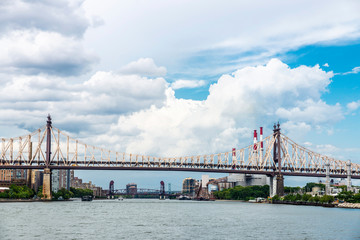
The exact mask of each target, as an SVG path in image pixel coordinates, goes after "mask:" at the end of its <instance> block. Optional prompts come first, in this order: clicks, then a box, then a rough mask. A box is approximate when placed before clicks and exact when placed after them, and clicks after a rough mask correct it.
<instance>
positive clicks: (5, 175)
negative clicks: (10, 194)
mask: <svg viewBox="0 0 360 240" xmlns="http://www.w3.org/2000/svg"><path fill="white" fill-rule="evenodd" d="M11 175H12V171H11V170H8V169H0V181H2V182H3V181H5V182H10V181H11Z"/></svg>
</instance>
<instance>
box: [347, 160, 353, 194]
mask: <svg viewBox="0 0 360 240" xmlns="http://www.w3.org/2000/svg"><path fill="white" fill-rule="evenodd" d="M346 173H347V181H346V186H347V190H348V191H352V188H351V161H350V160H348V161H347V162H346Z"/></svg>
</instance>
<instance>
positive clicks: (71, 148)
mask: <svg viewBox="0 0 360 240" xmlns="http://www.w3.org/2000/svg"><path fill="white" fill-rule="evenodd" d="M0 169H44V187H43V191H44V195H46V196H47V197H48V198H50V199H51V191H50V179H51V178H50V174H51V170H52V169H78V170H80V169H81V170H136V171H193V172H218V173H246V174H263V175H267V176H269V177H270V185H272V186H271V189H273V193H276V194H279V195H282V194H283V185H284V183H283V181H284V178H283V177H284V176H304V177H326V186H327V189H328V188H329V187H330V178H347V181H348V185H350V187H351V178H354V179H360V164H357V163H352V162H350V160H348V161H341V160H337V159H334V158H332V157H328V156H325V155H322V154H319V153H316V152H313V151H311V150H309V149H307V148H305V147H303V146H300V145H298V144H297V143H295V142H294V141H293V140H291V139H290V138H288V137H287V136H285V135H284V134H282V133H281V131H280V125H279V124H277V125H274V129H273V134H272V135H270V136H268V137H266V138H264V139H263V140H261V141H259V142H256V143H254V144H252V145H250V146H247V147H245V148H241V149H233V150H232V151H229V152H223V153H216V154H203V155H195V156H191V155H189V156H179V157H154V156H145V155H140V154H132V153H122V152H116V151H112V150H109V149H104V148H101V147H96V146H92V145H89V144H86V143H83V142H81V141H79V140H77V139H74V138H72V137H70V136H69V135H68V134H66V133H65V132H63V131H61V130H60V129H57V128H55V127H53V126H52V121H51V117H50V115H49V116H48V120H47V124H46V126H44V127H42V128H39V129H38V130H36V131H34V132H32V133H31V134H28V135H25V136H21V137H15V138H2V139H1V149H0ZM48 183H49V184H48Z"/></svg>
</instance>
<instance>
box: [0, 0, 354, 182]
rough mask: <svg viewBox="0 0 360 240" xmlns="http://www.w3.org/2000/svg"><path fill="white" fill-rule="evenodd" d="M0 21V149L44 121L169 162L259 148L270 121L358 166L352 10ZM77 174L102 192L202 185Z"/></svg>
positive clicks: (84, 4)
mask: <svg viewBox="0 0 360 240" xmlns="http://www.w3.org/2000/svg"><path fill="white" fill-rule="evenodd" d="M310 5H311V11H310V10H309V6H310ZM0 8H1V9H2V10H3V12H4V14H3V16H2V23H3V27H1V28H0V33H1V35H0V43H1V44H0V53H1V57H0V77H1V78H0V82H1V83H2V86H3V87H2V89H1V90H0V93H1V95H0V98H1V108H0V113H1V114H0V137H16V136H20V135H24V134H27V133H29V132H31V131H32V130H34V129H37V128H38V127H40V126H42V125H43V124H45V117H46V116H47V114H48V113H51V115H52V117H53V122H54V126H56V127H58V128H60V129H62V130H65V131H67V132H68V133H69V135H71V136H72V137H74V138H78V139H80V140H83V141H84V142H87V143H89V144H93V145H96V146H102V147H106V148H110V149H111V150H116V151H119V152H122V151H123V152H128V153H137V154H144V155H154V156H161V157H162V156H169V157H172V156H182V155H186V154H189V155H196V154H199V155H202V154H212V153H218V152H224V151H230V150H231V149H232V148H237V149H239V148H242V147H246V146H248V145H250V144H251V143H252V131H253V130H254V129H259V127H264V136H267V135H269V134H271V133H272V125H273V124H274V122H278V121H280V123H281V128H282V132H283V133H285V134H286V135H287V136H288V137H290V138H291V139H293V140H294V141H295V142H297V143H299V144H301V145H304V146H305V147H307V148H309V149H311V150H313V151H315V152H318V153H321V154H325V155H329V156H331V157H334V158H338V159H341V160H347V159H351V160H352V161H353V162H355V163H360V158H359V157H358V156H360V148H359V145H358V144H357V141H356V140H357V136H359V135H360V128H359V127H358V126H357V123H358V122H359V113H360V112H359V111H360V94H359V81H360V59H359V58H358V55H359V53H360V41H359V39H360V27H359V26H360V16H359V14H358V13H359V11H360V4H359V3H358V2H357V1H342V2H341V3H339V2H337V1H318V2H313V1H296V2H293V3H292V4H284V3H283V2H282V1H272V2H271V3H269V2H265V1H259V2H252V1H244V2H238V1H229V2H227V3H226V4H225V3H218V2H215V1H210V2H209V1H198V2H196V3H195V2H192V1H185V2H184V1H181V2H180V1H172V2H171V3H164V2H162V1H151V2H141V3H138V2H121V1H120V2H119V1H105V2H101V3H100V2H91V1H65V0H64V1H59V2H58V3H57V4H52V3H50V2H41V1H36V2H29V1H20V0H18V1H9V2H6V3H3V4H2V5H1V6H0ZM10 9H11V11H10ZM40 9H41V11H42V12H45V13H46V12H52V13H56V14H40V15H39V14H37V13H38V12H39V10H40ZM295 10H296V11H295ZM24 11H26V12H28V14H22V13H23V12H24ZM250 13H251V14H250ZM104 36H106V37H104ZM79 175H80V177H81V178H83V179H84V180H86V181H93V182H94V183H96V184H97V185H100V186H102V187H106V186H107V185H108V182H109V181H110V180H114V181H115V183H116V182H121V183H122V182H127V183H128V182H137V183H138V184H139V185H142V184H144V187H151V186H153V187H157V186H158V182H159V181H160V180H164V181H165V182H171V183H173V182H174V184H175V182H181V181H182V179H183V178H186V177H194V178H197V179H199V178H200V176H201V174H200V173H175V172H129V171H116V172H115V171H97V172H92V171H79ZM210 176H211V177H221V176H225V174H210ZM309 179H310V178H309ZM307 181H310V180H308V178H296V177H286V178H285V183H286V184H287V185H292V186H296V185H304V183H305V182H307ZM313 181H317V179H313ZM354 183H356V184H359V183H358V181H354ZM146 184H149V185H151V186H147V185H146ZM174 186H175V185H174Z"/></svg>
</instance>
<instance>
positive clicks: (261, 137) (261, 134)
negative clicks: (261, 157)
mask: <svg viewBox="0 0 360 240" xmlns="http://www.w3.org/2000/svg"><path fill="white" fill-rule="evenodd" d="M260 148H261V150H263V148H264V145H263V127H260Z"/></svg>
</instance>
